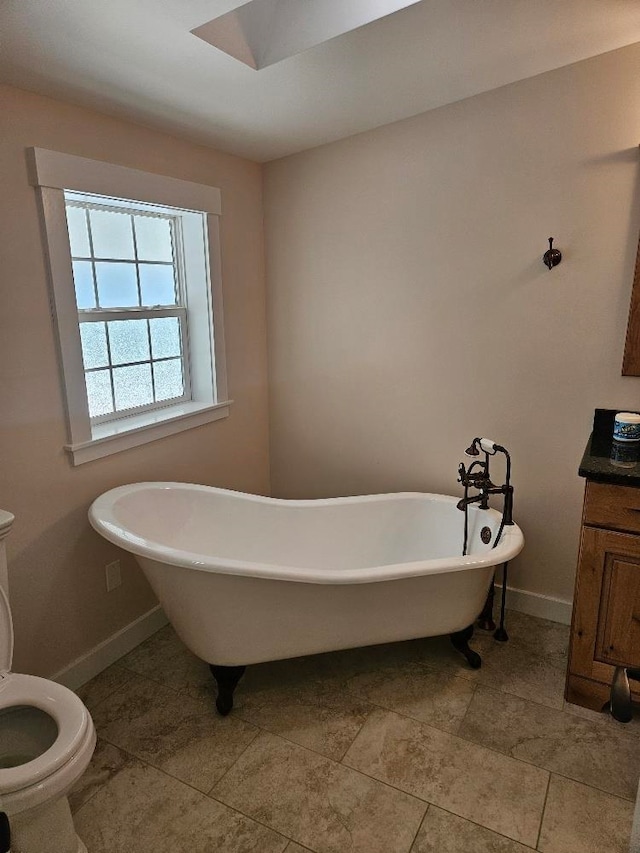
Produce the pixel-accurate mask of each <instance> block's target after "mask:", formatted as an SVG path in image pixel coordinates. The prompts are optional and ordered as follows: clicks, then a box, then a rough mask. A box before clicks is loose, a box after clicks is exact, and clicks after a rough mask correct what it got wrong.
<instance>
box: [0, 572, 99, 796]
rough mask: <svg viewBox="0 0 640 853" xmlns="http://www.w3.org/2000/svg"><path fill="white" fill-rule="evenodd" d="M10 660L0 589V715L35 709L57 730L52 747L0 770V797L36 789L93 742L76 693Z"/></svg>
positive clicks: (7, 616)
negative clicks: (21, 669) (15, 667)
mask: <svg viewBox="0 0 640 853" xmlns="http://www.w3.org/2000/svg"><path fill="white" fill-rule="evenodd" d="M12 660H13V623H12V620H11V608H10V607H9V602H8V600H7V596H6V594H5V592H4V590H3V589H2V587H1V586H0V714H1V713H2V712H3V711H6V710H8V709H9V708H19V707H27V708H38V709H39V710H41V711H43V712H44V713H45V714H47V715H48V716H49V717H51V719H52V720H53V721H54V722H55V724H56V726H57V729H58V734H57V737H56V739H55V740H54V742H53V743H52V744H51V746H50V747H49V748H48V749H45V750H44V751H43V752H42V753H41V754H40V755H38V756H36V758H34V759H32V760H31V761H26V762H25V763H24V764H19V765H18V766H17V767H7V768H0V798H1V797H2V796H10V795H12V794H13V795H15V794H17V795H18V796H19V792H20V791H23V790H24V789H26V788H30V787H33V786H35V787H38V786H39V785H40V784H41V783H43V782H44V781H45V780H46V779H50V777H52V776H53V775H54V774H55V773H56V772H57V771H59V770H60V768H61V767H64V766H65V765H67V764H69V763H72V762H73V760H74V758H75V757H76V755H77V753H78V751H79V750H82V751H83V752H86V746H87V744H88V743H89V742H92V741H93V742H95V731H94V728H93V721H92V719H91V716H90V714H89V712H88V711H87V709H86V708H85V706H84V704H83V703H82V701H81V700H80V699H79V698H78V697H77V696H76V695H75V693H72V691H71V690H69V689H68V688H67V687H63V686H62V684H56V682H55V681H49V680H48V679H46V678H39V677H38V676H36V675H22V674H19V673H14V672H11V663H12ZM91 752H93V748H92V749H91ZM90 755H91V753H89V756H90Z"/></svg>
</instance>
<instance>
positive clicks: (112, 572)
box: [104, 560, 122, 592]
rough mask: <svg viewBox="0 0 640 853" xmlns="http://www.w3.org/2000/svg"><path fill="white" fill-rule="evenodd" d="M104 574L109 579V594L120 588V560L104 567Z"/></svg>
mask: <svg viewBox="0 0 640 853" xmlns="http://www.w3.org/2000/svg"><path fill="white" fill-rule="evenodd" d="M104 572H105V575H106V578H107V592H111V591H112V590H114V589H116V588H117V587H119V586H120V584H121V583H122V575H121V573H120V560H114V561H113V563H107V565H106V566H105V567H104Z"/></svg>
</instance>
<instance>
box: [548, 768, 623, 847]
mask: <svg viewBox="0 0 640 853" xmlns="http://www.w3.org/2000/svg"><path fill="white" fill-rule="evenodd" d="M632 814H633V804H632V803H630V802H628V801H627V800H621V799H619V798H618V797H613V796H611V794H604V793H602V791H596V790H595V789H594V788H589V787H587V786H586V785H581V784H580V783H579V782H573V781H571V780H570V779H563V778H561V777H559V776H552V777H551V784H550V786H549V795H548V797H547V805H546V808H545V811H544V818H543V821H542V831H541V833H540V841H539V844H538V849H539V850H541V851H542V853H628V850H629V838H630V835H631V818H632Z"/></svg>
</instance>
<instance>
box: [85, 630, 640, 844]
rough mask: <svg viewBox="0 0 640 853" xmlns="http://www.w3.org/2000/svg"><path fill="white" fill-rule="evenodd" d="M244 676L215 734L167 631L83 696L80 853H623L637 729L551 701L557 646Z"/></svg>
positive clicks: (190, 659) (483, 638)
mask: <svg viewBox="0 0 640 853" xmlns="http://www.w3.org/2000/svg"><path fill="white" fill-rule="evenodd" d="M508 627H509V631H510V635H511V639H510V641H509V642H508V643H506V644H499V643H496V642H495V641H494V640H493V638H492V637H491V636H490V635H487V634H481V633H477V634H476V637H475V638H474V641H473V643H472V645H473V646H474V647H475V648H476V649H477V650H478V651H479V652H480V653H481V654H482V656H483V666H482V669H480V670H477V671H474V670H471V669H469V668H468V667H467V665H466V662H465V661H464V659H463V658H462V657H461V656H458V655H457V654H456V653H455V652H454V651H453V649H452V648H451V647H450V645H449V643H448V641H447V640H446V639H444V638H436V639H429V640H416V641H410V642H406V643H396V644H393V645H388V646H376V647H370V648H365V649H354V650H349V651H344V652H335V653H332V654H326V655H317V656H314V657H307V658H298V659H295V660H290V661H280V662H276V663H271V664H261V665H259V666H254V667H250V668H249V669H248V670H247V674H246V676H245V678H244V679H243V681H242V682H241V683H240V686H239V687H238V690H237V691H236V706H235V708H234V711H233V712H232V714H231V715H230V716H229V717H227V718H225V719H223V718H221V717H219V716H217V715H216V713H215V711H214V708H213V699H214V688H213V682H212V679H211V677H210V675H209V670H208V668H207V666H206V665H205V664H203V663H202V662H201V661H199V660H198V659H197V658H195V657H194V656H193V655H191V654H190V653H189V652H188V651H187V650H186V649H185V648H184V646H183V645H182V644H181V642H180V641H179V640H178V639H177V637H176V635H175V634H174V633H173V631H172V629H171V628H170V627H167V628H163V629H162V630H161V631H159V632H158V633H157V634H156V635H155V636H153V637H151V638H150V639H149V640H147V642H145V643H143V644H142V645H141V646H139V647H138V648H137V649H135V650H134V651H133V652H131V653H130V654H129V655H127V656H126V657H124V658H122V660H120V661H119V662H118V663H117V664H116V665H114V666H112V667H110V669H108V670H106V671H105V672H103V673H101V675H99V676H98V677H97V678H95V679H94V680H93V681H91V682H90V683H89V684H87V685H85V686H84V687H83V688H81V690H79V691H78V692H79V694H80V696H81V697H82V698H83V700H84V701H85V702H86V704H87V706H88V707H89V709H90V710H91V713H92V715H93V718H94V721H95V724H96V728H97V731H98V738H99V740H98V746H97V749H96V752H95V756H94V759H93V762H92V764H91V766H90V768H89V770H88V771H87V773H86V774H85V776H84V777H83V779H82V780H81V782H80V784H79V785H78V786H77V788H76V789H75V790H74V792H73V794H72V797H71V801H72V808H73V810H74V812H75V820H76V825H77V828H78V832H79V834H80V835H81V837H82V838H83V839H84V841H85V843H86V844H87V846H88V848H89V850H90V853H120V851H121V852H122V853H125V852H126V853H130V851H136V853H165V851H166V853H182V851H189V853H218V851H224V853H250V851H252V853H284V851H286V853H305V851H315V853H526V851H528V850H539V851H543V852H544V853H627V851H628V844H629V834H630V829H631V816H632V811H633V800H634V799H635V792H636V788H637V785H638V776H639V774H640V723H638V722H637V721H634V722H633V723H631V724H630V725H629V726H622V725H620V724H618V723H616V722H615V721H614V720H612V719H611V718H610V717H608V716H606V715H605V714H595V713H592V712H589V711H585V710H583V709H581V708H576V707H575V706H569V705H567V704H566V703H565V702H564V701H563V697H562V694H563V687H564V669H565V663H566V654H567V643H568V628H566V627H564V626H562V625H557V624H555V623H552V622H545V621H544V620H541V619H534V618H532V617H529V616H524V615H522V614H519V613H511V614H510V618H509V624H508Z"/></svg>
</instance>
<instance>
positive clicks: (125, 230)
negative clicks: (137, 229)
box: [89, 210, 135, 260]
mask: <svg viewBox="0 0 640 853" xmlns="http://www.w3.org/2000/svg"><path fill="white" fill-rule="evenodd" d="M89 218H90V220H91V236H92V238H93V256H94V257H95V258H122V259H127V260H133V259H134V258H135V255H134V252H133V228H132V227H131V215H130V214H129V213H114V212H113V211H110V210H91V211H89Z"/></svg>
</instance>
